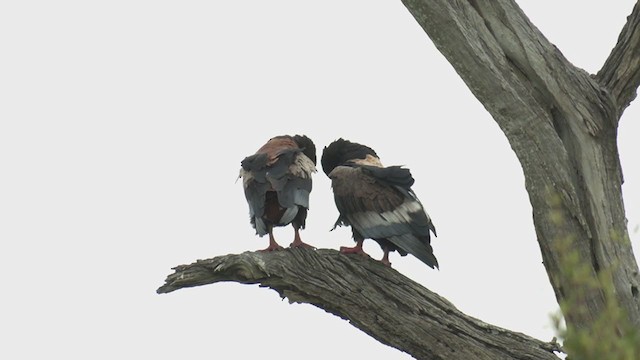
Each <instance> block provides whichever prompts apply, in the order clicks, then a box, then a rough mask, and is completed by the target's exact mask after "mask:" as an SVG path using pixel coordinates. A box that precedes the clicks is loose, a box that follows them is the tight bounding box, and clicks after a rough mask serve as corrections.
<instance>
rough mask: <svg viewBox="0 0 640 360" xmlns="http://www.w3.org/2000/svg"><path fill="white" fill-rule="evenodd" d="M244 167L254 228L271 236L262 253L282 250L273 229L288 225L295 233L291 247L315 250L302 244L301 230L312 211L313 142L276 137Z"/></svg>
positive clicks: (246, 193) (262, 233)
mask: <svg viewBox="0 0 640 360" xmlns="http://www.w3.org/2000/svg"><path fill="white" fill-rule="evenodd" d="M240 164H241V169H240V177H241V178H242V180H243V181H242V182H243V187H244V195H245V197H246V198H247V203H248V204H249V215H250V217H251V225H252V226H253V227H254V228H255V229H256V234H258V235H259V236H260V237H262V236H264V235H265V234H269V246H268V247H267V248H266V249H264V250H262V251H273V250H280V249H282V247H281V246H280V245H278V243H277V242H276V240H275V238H274V237H273V228H274V227H275V226H286V225H288V224H291V225H292V226H293V229H294V231H295V235H294V238H293V242H292V243H291V245H290V246H291V247H312V246H311V245H308V244H306V243H304V242H302V240H301V239H300V229H304V226H305V220H306V218H307V210H308V209H309V194H310V193H311V174H312V173H314V172H316V147H315V145H314V144H313V141H311V139H309V138H308V137H306V136H304V135H295V136H289V135H282V136H276V137H273V138H271V139H270V140H269V141H267V143H266V144H264V145H263V146H262V147H261V148H260V149H258V151H257V152H256V153H255V154H253V155H251V156H247V157H246V158H244V160H242V162H241V163H240Z"/></svg>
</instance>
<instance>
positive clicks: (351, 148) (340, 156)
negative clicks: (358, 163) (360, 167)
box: [320, 138, 378, 176]
mask: <svg viewBox="0 0 640 360" xmlns="http://www.w3.org/2000/svg"><path fill="white" fill-rule="evenodd" d="M367 156H373V157H375V158H376V159H377V158H378V155H377V154H376V152H375V151H374V150H373V149H372V148H370V147H368V146H365V145H362V144H358V143H355V142H351V141H349V140H344V139H342V138H340V139H338V140H336V141H334V142H332V143H331V144H329V146H325V147H324V150H323V151H322V159H321V160H320V161H321V162H322V170H323V171H324V173H325V174H327V176H329V174H330V173H331V172H332V171H333V169H335V168H336V167H337V166H340V165H344V164H346V163H347V162H349V161H354V160H358V159H366V158H367Z"/></svg>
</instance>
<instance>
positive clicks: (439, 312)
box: [157, 249, 561, 360]
mask: <svg viewBox="0 0 640 360" xmlns="http://www.w3.org/2000/svg"><path fill="white" fill-rule="evenodd" d="M174 270H175V273H173V274H171V275H169V276H168V277H167V279H166V281H165V284H164V285H163V286H161V287H160V288H159V289H158V290H157V292H158V293H168V292H172V291H175V290H178V289H181V288H184V287H192V286H200V285H205V284H211V283H216V282H221V281H235V282H239V283H243V284H260V286H261V287H269V288H271V289H274V290H275V291H277V292H278V293H279V294H280V296H281V297H283V298H284V297H287V298H288V299H289V302H297V303H309V304H312V305H315V306H317V307H319V308H321V309H324V310H325V311H327V312H330V313H332V314H334V315H337V316H339V317H341V318H343V319H345V320H348V321H349V322H350V323H351V324H352V325H353V326H355V327H357V328H359V329H360V330H362V331H364V332H365V333H367V334H369V335H370V336H372V337H373V338H375V339H377V340H378V341H380V342H382V343H383V344H386V345H389V346H392V347H394V348H396V349H399V350H401V351H404V352H406V353H408V354H410V355H412V356H413V357H415V358H416V359H464V360H468V359H479V360H481V359H491V360H497V359H550V360H551V359H552V360H557V359H558V357H557V356H556V355H554V353H553V352H554V351H561V350H560V347H559V345H557V344H556V343H555V342H553V343H545V342H542V341H540V340H536V339H534V338H531V337H529V336H526V335H524V334H521V333H516V332H512V331H509V330H505V329H502V328H498V327H496V326H493V325H489V324H485V323H483V322H481V321H479V320H477V319H475V318H472V317H470V316H467V315H465V314H463V313H462V312H460V311H459V310H458V309H456V308H455V307H454V306H453V305H452V304H451V303H450V302H448V301H447V300H446V299H444V298H442V297H440V296H439V295H437V294H435V293H433V292H431V291H429V290H428V289H426V288H424V287H422V286H420V284H418V283H416V282H414V281H412V280H410V279H408V278H407V277H405V276H403V275H402V274H400V273H398V272H397V271H396V270H394V269H392V268H388V267H385V266H383V265H381V264H380V263H379V262H377V261H373V260H371V259H367V258H364V257H361V256H358V255H353V256H347V255H343V254H340V253H339V252H337V251H335V250H329V249H320V250H315V251H314V250H308V249H287V250H284V251H277V252H270V253H262V252H245V253H242V254H237V255H234V254H231V255H225V256H218V257H215V258H213V259H209V260H198V261H197V262H195V263H193V264H190V265H180V266H177V267H175V268H174Z"/></svg>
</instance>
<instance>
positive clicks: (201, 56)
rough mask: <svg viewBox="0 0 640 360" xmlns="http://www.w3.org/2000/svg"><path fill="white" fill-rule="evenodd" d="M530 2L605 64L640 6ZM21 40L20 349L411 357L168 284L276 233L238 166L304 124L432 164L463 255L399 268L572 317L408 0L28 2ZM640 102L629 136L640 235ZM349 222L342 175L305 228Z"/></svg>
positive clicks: (319, 324)
mask: <svg viewBox="0 0 640 360" xmlns="http://www.w3.org/2000/svg"><path fill="white" fill-rule="evenodd" d="M518 3H520V4H521V6H522V7H523V8H524V10H525V12H526V13H527V14H528V15H529V17H530V18H531V19H532V21H533V22H534V23H535V24H536V25H537V26H538V27H539V28H540V29H541V30H542V31H543V33H545V34H546V36H547V37H548V38H549V39H550V40H551V41H552V42H553V43H554V44H556V45H557V46H558V47H559V49H560V50H561V51H562V52H563V53H564V54H565V56H566V57H567V58H568V59H569V60H570V61H571V62H573V63H574V64H576V65H577V66H580V67H582V68H584V69H586V70H587V71H589V72H591V73H594V72H596V71H597V70H598V69H599V68H600V66H601V64H602V63H603V61H604V59H605V58H606V56H607V55H608V54H609V51H610V50H611V48H612V47H613V45H614V44H615V41H616V39H617V35H618V33H619V31H620V29H621V28H622V25H623V23H624V21H625V19H626V16H627V15H629V14H630V13H631V9H632V6H633V3H634V2H633V1H632V0H625V1H615V2H605V1H577V0H576V1H562V2H559V1H551V0H545V1H541V0H527V1H524V0H522V1H518ZM0 49H1V50H0V51H1V53H2V55H1V56H0V169H1V170H0V174H1V175H0V270H1V273H2V275H3V281H2V296H1V301H0V304H1V306H0V319H1V321H0V338H2V346H0V358H3V359H42V358H65V359H116V358H118V359H177V358H181V359H189V358H195V357H198V358H209V359H214V358H215V359H234V358H235V359H250V358H254V357H256V356H262V357H263V358H276V357H278V358H279V359H302V358H304V359H326V358H336V359H337V358H345V357H346V355H349V356H350V357H351V358H354V357H355V358H375V359H409V358H410V357H409V356H408V355H407V354H404V353H401V352H400V351H398V350H395V349H393V348H390V347H387V346H385V345H382V344H380V343H378V342H377V341H375V340H373V339H372V338H370V337H368V336H367V335H365V334H364V333H362V332H360V331H359V330H357V329H356V328H354V327H352V326H351V325H349V324H348V322H346V321H344V320H341V319H339V318H337V317H334V316H332V315H329V314H327V313H325V312H324V311H322V310H320V309H317V308H315V307H313V306H311V305H300V304H293V305H290V304H288V302H287V301H286V300H285V301H282V300H280V298H279V297H278V295H277V294H276V293H275V292H274V291H271V290H266V289H259V288H258V287H257V286H246V285H239V284H235V283H233V284H216V285H210V286H204V287H198V288H192V289H186V290H180V291H177V292H174V293H171V294H167V295H157V294H156V293H155V290H156V288H157V287H159V286H160V285H162V283H163V281H164V279H165V277H166V276H167V275H168V274H169V273H171V267H173V266H175V265H178V264H184V263H191V262H193V261H195V260H196V259H201V258H210V257H214V256H217V255H224V254H228V253H239V252H243V251H246V250H255V249H258V248H264V247H265V246H266V245H267V239H266V238H258V237H257V236H255V235H254V230H253V229H252V228H251V226H250V225H249V220H248V207H247V205H246V202H245V199H244V196H243V192H242V186H241V183H240V182H238V183H235V182H234V181H235V179H236V177H237V174H238V169H239V165H240V160H242V158H244V157H245V156H246V155H249V154H252V153H253V152H254V151H255V150H256V149H257V148H258V147H260V145H262V144H263V143H264V142H265V141H266V140H267V139H268V138H270V137H272V136H274V135H280V134H295V133H300V134H306V135H308V136H310V137H311V138H312V139H313V140H314V141H315V143H316V145H317V147H318V149H319V151H318V157H319V156H320V154H321V149H322V147H323V146H325V145H327V144H328V143H330V142H331V141H333V140H335V139H336V138H338V137H344V138H347V139H350V140H353V141H358V142H362V143H365V144H367V145H369V146H371V147H373V148H374V149H375V150H376V151H377V152H378V154H379V155H380V157H381V158H382V161H383V162H384V163H385V164H387V165H394V164H401V165H406V166H407V167H409V168H410V169H411V170H412V172H413V174H414V177H415V178H416V185H415V187H414V190H415V191H416V193H417V194H418V196H419V197H420V199H421V200H422V202H423V203H424V205H425V207H426V208H427V211H428V212H429V213H430V215H431V217H432V218H433V221H434V223H435V225H436V227H437V229H438V234H439V237H438V238H436V239H434V240H433V247H434V249H435V253H436V255H437V257H438V259H439V262H440V264H441V270H440V271H434V270H431V269H429V268H428V267H426V266H425V265H424V264H422V263H420V262H419V261H418V260H417V259H415V258H413V257H410V256H407V257H403V258H401V257H399V256H398V255H397V254H393V255H392V257H391V261H392V262H393V267H394V268H395V269H397V270H398V271H400V272H401V273H403V274H405V275H406V276H408V277H410V278H411V279H413V280H415V281H417V282H419V283H421V284H423V285H424V286H426V287H428V288H430V289H431V290H433V291H435V292H437V293H439V294H440V295H442V296H444V297H446V298H447V299H449V300H450V301H452V302H453V303H454V304H455V305H456V306H457V307H458V308H459V309H460V310H462V311H464V312H465V313H467V314H469V315H472V316H475V317H477V318H479V319H481V320H483V321H486V322H489V323H493V324H495V325H498V326H502V327H506V328H508V329H512V330H516V331H520V332H524V333H527V334H529V335H532V336H535V337H537V338H540V339H543V340H550V339H551V338H552V336H553V335H554V331H553V329H552V327H551V325H550V324H551V322H550V320H549V316H550V314H551V313H553V312H555V311H556V308H557V305H556V303H555V298H554V295H553V291H552V289H551V287H550V285H549V284H548V281H547V276H546V273H545V271H544V268H543V266H542V264H541V256H540V251H539V248H538V246H537V243H536V239H535V234H534V229H533V224H532V219H531V207H530V205H529V202H528V197H527V195H526V192H525V189H524V179H523V175H522V170H521V168H520V165H519V163H518V162H517V159H516V157H515V155H514V153H513V151H512V150H511V149H510V147H509V145H508V143H507V141H506V139H505V137H504V136H503V134H502V133H501V132H500V130H499V128H498V126H497V125H496V124H495V122H494V121H493V120H492V118H491V117H490V116H489V115H488V114H487V113H486V111H485V110H484V109H483V107H482V106H481V104H480V103H479V102H478V101H477V100H476V99H475V98H474V97H473V96H472V95H471V93H470V91H469V90H468V89H467V88H466V87H465V85H464V84H463V83H462V81H461V80H460V78H459V77H458V76H457V75H456V73H455V72H454V71H453V69H452V67H451V66H450V65H449V64H448V63H447V62H446V60H445V59H444V58H443V56H442V55H441V54H440V53H438V52H437V50H436V49H435V47H434V46H433V44H432V43H431V41H430V40H429V38H428V37H427V36H426V34H424V32H423V31H422V29H421V28H420V27H419V26H418V24H417V23H416V22H415V20H414V19H413V18H412V17H411V15H410V14H409V13H408V11H407V10H406V9H405V8H404V6H403V5H402V4H401V2H400V1H372V0H354V1H336V0H334V1H323V2H313V3H312V2H301V1H157V0H156V1H137V0H127V1H108V2H107V1H104V2H87V1H56V2H53V1H47V2H45V1H12V2H8V1H7V2H3V3H2V5H0ZM639 113H640V108H639V107H638V104H637V101H636V104H634V105H632V106H631V107H629V108H628V109H627V111H626V112H625V115H624V117H623V119H622V122H621V126H620V132H619V145H620V153H621V158H622V164H623V168H624V175H625V180H626V182H625V185H624V188H623V191H624V195H625V201H626V207H627V216H628V219H629V228H630V231H631V237H632V239H633V243H634V246H635V248H636V249H638V248H639V247H640V235H639V233H638V230H637V228H638V224H639V223H640V201H639V199H640V164H639V162H638V161H637V158H636V157H637V154H638V150H639V146H638V145H637V144H638V140H639V136H640V122H639V121H638V116H639ZM336 217H337V210H336V209H335V206H334V204H333V198H332V195H331V192H330V185H329V181H328V179H327V178H326V176H325V175H324V174H323V173H322V172H321V171H320V172H318V174H317V175H316V176H315V178H314V191H313V193H312V194H311V210H310V213H309V218H308V221H307V229H306V230H305V231H303V233H302V236H303V239H304V240H305V241H306V242H309V243H311V244H313V245H315V246H317V247H323V248H334V249H337V248H338V247H339V246H341V245H351V244H352V240H351V238H350V232H349V230H348V229H340V230H338V231H334V232H329V229H330V228H331V226H332V225H333V222H334V220H335V218H336ZM276 236H277V239H278V241H280V243H281V244H283V245H286V244H289V243H290V242H291V240H292V238H293V231H292V230H291V228H290V227H288V228H285V229H279V230H278V231H277V232H276ZM365 249H366V250H367V251H369V252H370V253H371V254H372V255H373V256H374V257H379V256H380V255H381V253H380V251H379V249H378V248H377V245H375V244H374V243H366V244H365Z"/></svg>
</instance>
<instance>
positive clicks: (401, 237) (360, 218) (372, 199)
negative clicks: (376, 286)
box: [321, 138, 439, 269]
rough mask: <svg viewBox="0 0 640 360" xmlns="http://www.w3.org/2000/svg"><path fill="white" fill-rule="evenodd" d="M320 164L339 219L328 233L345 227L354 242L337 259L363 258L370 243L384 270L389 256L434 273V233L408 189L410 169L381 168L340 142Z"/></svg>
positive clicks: (367, 152)
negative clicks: (422, 265)
mask: <svg viewBox="0 0 640 360" xmlns="http://www.w3.org/2000/svg"><path fill="white" fill-rule="evenodd" d="M321 163H322V170H323V171H324V173H325V174H326V175H327V176H328V177H329V178H330V179H331V188H332V191H333V195H334V200H335V205H336V207H337V208H338V212H339V214H340V215H339V216H338V220H336V222H335V224H334V226H333V229H332V230H334V229H335V228H336V227H338V226H350V227H351V231H352V233H353V240H354V241H355V242H356V246H354V247H341V248H340V252H341V253H345V254H354V253H355V254H362V255H367V254H366V253H365V252H364V250H363V248H362V245H363V242H364V240H365V239H372V240H374V241H376V242H377V243H378V244H379V245H380V247H381V248H382V251H383V252H384V255H383V257H382V259H381V260H380V262H381V263H383V264H384V265H386V266H389V267H390V266H391V262H390V261H389V253H390V252H392V251H397V252H398V253H399V254H400V255H401V256H406V255H407V254H412V255H413V256H415V257H416V258H418V259H419V260H420V261H422V262H423V263H425V264H426V265H427V266H429V267H430V268H432V269H433V268H438V269H439V265H438V260H437V259H436V257H435V256H434V254H433V248H432V247H431V233H433V235H434V236H437V235H436V228H435V226H434V225H433V222H432V221H431V218H430V217H429V215H428V214H427V212H426V211H425V209H424V207H423V205H422V203H421V202H420V200H419V199H418V197H417V196H416V194H415V193H414V191H413V190H412V189H411V186H412V185H413V184H414V182H415V180H414V178H413V176H412V175H411V171H410V170H409V169H407V168H405V167H403V166H388V167H385V166H383V165H382V162H381V161H380V158H379V157H378V155H377V154H376V152H375V151H374V150H373V149H372V148H370V147H368V146H366V145H362V144H359V143H356V142H351V141H349V140H345V139H343V138H339V139H338V140H335V141H333V142H332V143H331V144H329V145H328V146H326V147H324V149H323V151H322V158H321Z"/></svg>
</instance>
